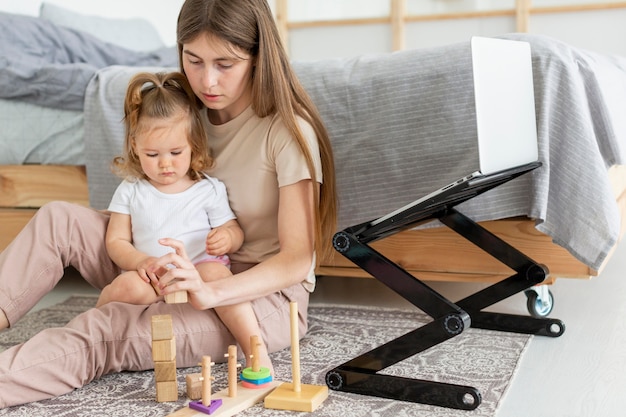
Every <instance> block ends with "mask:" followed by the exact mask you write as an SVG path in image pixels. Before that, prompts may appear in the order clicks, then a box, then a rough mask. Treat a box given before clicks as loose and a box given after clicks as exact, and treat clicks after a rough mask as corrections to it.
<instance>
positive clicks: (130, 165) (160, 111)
mask: <svg viewBox="0 0 626 417" xmlns="http://www.w3.org/2000/svg"><path fill="white" fill-rule="evenodd" d="M179 115H181V116H182V117H185V119H187V120H188V121H189V129H188V131H187V140H188V142H189V145H190V147H191V164H190V166H189V171H188V172H187V175H189V177H190V178H191V179H192V180H194V181H196V180H199V179H200V178H202V175H203V174H202V172H203V171H206V170H207V169H209V168H210V167H211V166H212V165H213V158H212V157H211V153H210V150H209V145H208V141H207V133H206V130H205V128H204V124H203V123H202V120H201V118H200V113H199V111H198V108H197V106H196V95H195V94H194V93H193V90H192V89H191V86H190V85H189V82H188V81H187V77H185V75H184V74H182V73H180V72H169V73H165V72H160V73H151V72H140V73H138V74H136V75H135V76H133V77H132V78H131V80H130V81H129V83H128V89H127V90H126V97H125V98H124V127H125V137H124V152H123V155H121V156H116V157H115V158H114V159H113V163H112V169H113V171H114V172H115V173H116V174H117V175H119V176H120V177H122V178H144V179H145V178H146V176H145V174H144V172H143V170H142V169H141V163H140V162H139V156H138V155H137V152H135V137H136V136H137V134H141V133H144V132H146V131H149V129H150V128H151V127H150V125H149V122H150V120H149V119H169V118H172V117H177V116H179Z"/></svg>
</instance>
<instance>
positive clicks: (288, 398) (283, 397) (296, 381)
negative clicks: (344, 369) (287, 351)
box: [265, 301, 328, 412]
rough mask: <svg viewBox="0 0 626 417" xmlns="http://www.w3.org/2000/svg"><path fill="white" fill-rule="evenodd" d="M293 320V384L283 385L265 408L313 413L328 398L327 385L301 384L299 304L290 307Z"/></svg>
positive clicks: (270, 397) (268, 397) (270, 398)
mask: <svg viewBox="0 0 626 417" xmlns="http://www.w3.org/2000/svg"><path fill="white" fill-rule="evenodd" d="M289 313H290V319H291V374H292V375H291V376H292V379H293V381H292V383H291V384H289V383H286V382H285V383H283V384H281V385H280V386H279V387H278V388H276V389H275V390H274V391H272V393H270V394H268V395H267V397H265V408H272V409H277V410H291V411H306V412H313V411H315V409H316V408H317V407H319V406H320V404H322V402H324V400H326V398H328V387H327V386H326V385H302V384H301V383H300V340H298V304H297V303H296V302H294V301H292V302H291V304H290V305H289Z"/></svg>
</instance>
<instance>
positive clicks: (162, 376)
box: [154, 361, 176, 382]
mask: <svg viewBox="0 0 626 417" xmlns="http://www.w3.org/2000/svg"><path fill="white" fill-rule="evenodd" d="M154 378H155V380H156V382H167V381H176V361H163V362H155V363H154Z"/></svg>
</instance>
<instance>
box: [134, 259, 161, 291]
mask: <svg viewBox="0 0 626 417" xmlns="http://www.w3.org/2000/svg"><path fill="white" fill-rule="evenodd" d="M157 259H158V258H156V257H154V256H148V257H147V258H145V259H143V260H142V261H141V262H139V263H138V264H137V273H138V274H139V276H140V277H141V279H143V280H144V281H146V282H147V283H150V281H152V282H154V283H155V284H156V283H157V282H158V281H159V278H158V275H160V273H164V272H165V271H162V270H159V269H158V268H157V271H156V274H154V273H149V272H148V271H151V270H152V269H153V267H154V265H155V262H156V261H157Z"/></svg>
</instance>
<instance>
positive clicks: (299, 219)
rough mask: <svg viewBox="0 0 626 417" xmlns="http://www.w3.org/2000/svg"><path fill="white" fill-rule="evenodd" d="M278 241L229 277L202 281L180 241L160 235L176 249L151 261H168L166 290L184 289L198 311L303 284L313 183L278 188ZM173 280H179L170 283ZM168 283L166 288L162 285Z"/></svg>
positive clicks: (307, 266) (312, 210)
mask: <svg viewBox="0 0 626 417" xmlns="http://www.w3.org/2000/svg"><path fill="white" fill-rule="evenodd" d="M279 198H280V202H279V209H278V239H279V244H280V251H279V252H278V253H277V254H276V255H274V256H273V257H271V258H269V259H267V260H266V261H264V262H262V263H260V264H258V265H255V266H254V267H252V268H250V269H248V270H246V271H244V272H241V273H238V274H235V275H234V276H232V277H229V278H227V279H222V280H217V281H211V282H203V281H202V279H200V276H199V274H198V272H197V271H196V269H195V268H194V267H193V265H192V264H191V263H190V262H189V260H188V259H187V258H186V255H185V253H184V248H183V247H182V245H181V244H180V242H177V241H173V240H171V239H164V240H162V241H161V243H162V244H167V245H170V246H172V247H173V248H174V249H176V252H177V253H172V254H168V255H165V256H163V257H161V258H160V259H159V261H158V262H157V263H156V264H155V266H157V265H167V264H168V263H172V264H174V265H176V266H177V268H174V269H170V270H169V271H168V273H167V274H166V275H164V276H162V277H161V280H160V285H161V286H162V288H161V289H162V291H163V293H164V294H168V293H172V292H175V291H180V290H187V291H188V293H189V301H190V303H191V304H192V305H193V306H194V307H195V308H198V309H207V308H213V307H218V306H223V305H231V304H237V303H241V302H245V301H250V300H253V299H256V298H259V297H263V296H266V295H269V294H272V293H274V292H276V291H279V290H281V289H284V288H288V287H290V286H292V285H294V284H297V283H299V282H302V281H303V280H304V279H305V278H306V276H307V274H308V272H309V271H310V269H311V264H312V262H313V251H314V240H315V237H314V236H315V233H314V230H313V229H314V227H313V224H314V218H315V216H314V213H315V210H316V207H317V204H316V202H315V201H314V197H313V181H312V180H303V181H300V182H298V183H296V184H292V185H289V186H285V187H281V188H280V191H279ZM173 279H178V280H179V281H177V282H174V283H172V285H169V286H167V285H168V283H170V282H171V281H172V280H173ZM166 286H167V287H166Z"/></svg>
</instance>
